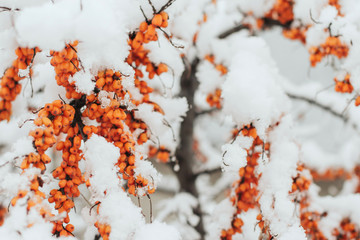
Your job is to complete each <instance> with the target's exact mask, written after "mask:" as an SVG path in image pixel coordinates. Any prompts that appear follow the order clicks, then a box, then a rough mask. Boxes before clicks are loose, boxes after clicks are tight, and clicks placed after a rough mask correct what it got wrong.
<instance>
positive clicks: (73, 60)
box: [50, 41, 81, 99]
mask: <svg viewBox="0 0 360 240" xmlns="http://www.w3.org/2000/svg"><path fill="white" fill-rule="evenodd" d="M77 44H78V42H77V41H75V42H74V43H72V44H67V45H66V46H65V48H64V49H63V50H62V51H60V52H55V51H50V55H51V56H52V59H51V61H50V64H51V65H52V66H54V69H55V73H56V76H55V79H56V83H57V84H58V85H59V86H63V87H64V88H65V89H66V97H67V98H68V99H79V98H80V97H81V94H80V93H78V92H76V91H75V83H69V78H70V77H72V76H74V74H75V73H76V72H78V71H79V60H78V57H77V53H76V49H75V47H76V46H77Z"/></svg>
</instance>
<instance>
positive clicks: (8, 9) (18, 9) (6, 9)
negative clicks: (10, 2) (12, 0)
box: [0, 6, 20, 12]
mask: <svg viewBox="0 0 360 240" xmlns="http://www.w3.org/2000/svg"><path fill="white" fill-rule="evenodd" d="M0 9H1V10H0V12H6V11H20V8H14V9H13V8H9V7H2V6H0Z"/></svg>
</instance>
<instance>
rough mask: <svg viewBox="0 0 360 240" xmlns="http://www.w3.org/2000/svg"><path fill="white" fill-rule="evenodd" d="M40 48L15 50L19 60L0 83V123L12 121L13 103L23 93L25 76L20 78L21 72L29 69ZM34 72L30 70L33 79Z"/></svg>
mask: <svg viewBox="0 0 360 240" xmlns="http://www.w3.org/2000/svg"><path fill="white" fill-rule="evenodd" d="M37 52H40V49H39V48H20V47H18V48H17V49H16V50H15V53H16V55H17V59H16V60H15V61H14V62H13V63H12V66H11V67H10V68H8V69H7V70H6V71H5V73H4V76H3V77H2V78H1V82H0V121H2V120H5V119H6V120H8V121H9V120H10V116H11V111H12V110H11V109H12V107H11V102H12V101H14V100H15V99H16V97H17V95H18V94H19V93H20V92H21V84H20V80H22V79H24V78H25V76H19V70H24V69H27V68H28V67H29V66H30V65H31V63H32V61H33V59H34V57H35V55H36V53H37ZM31 74H32V70H31V69H29V77H31Z"/></svg>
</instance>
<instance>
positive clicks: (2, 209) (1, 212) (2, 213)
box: [0, 205, 7, 227]
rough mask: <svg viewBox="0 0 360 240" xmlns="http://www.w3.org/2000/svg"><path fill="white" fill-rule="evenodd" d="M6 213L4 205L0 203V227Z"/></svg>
mask: <svg viewBox="0 0 360 240" xmlns="http://www.w3.org/2000/svg"><path fill="white" fill-rule="evenodd" d="M6 214H7V209H6V207H4V206H2V205H0V227H1V226H2V225H3V224H4V220H5V216H6Z"/></svg>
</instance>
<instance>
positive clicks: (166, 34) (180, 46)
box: [159, 28, 184, 48]
mask: <svg viewBox="0 0 360 240" xmlns="http://www.w3.org/2000/svg"><path fill="white" fill-rule="evenodd" d="M159 29H160V31H162V32H163V33H164V34H165V36H166V38H167V39H168V40H169V42H170V44H171V45H173V47H175V48H184V46H183V45H175V44H174V43H173V41H172V40H171V36H169V34H168V33H167V32H166V31H165V30H164V29H162V28H159Z"/></svg>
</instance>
